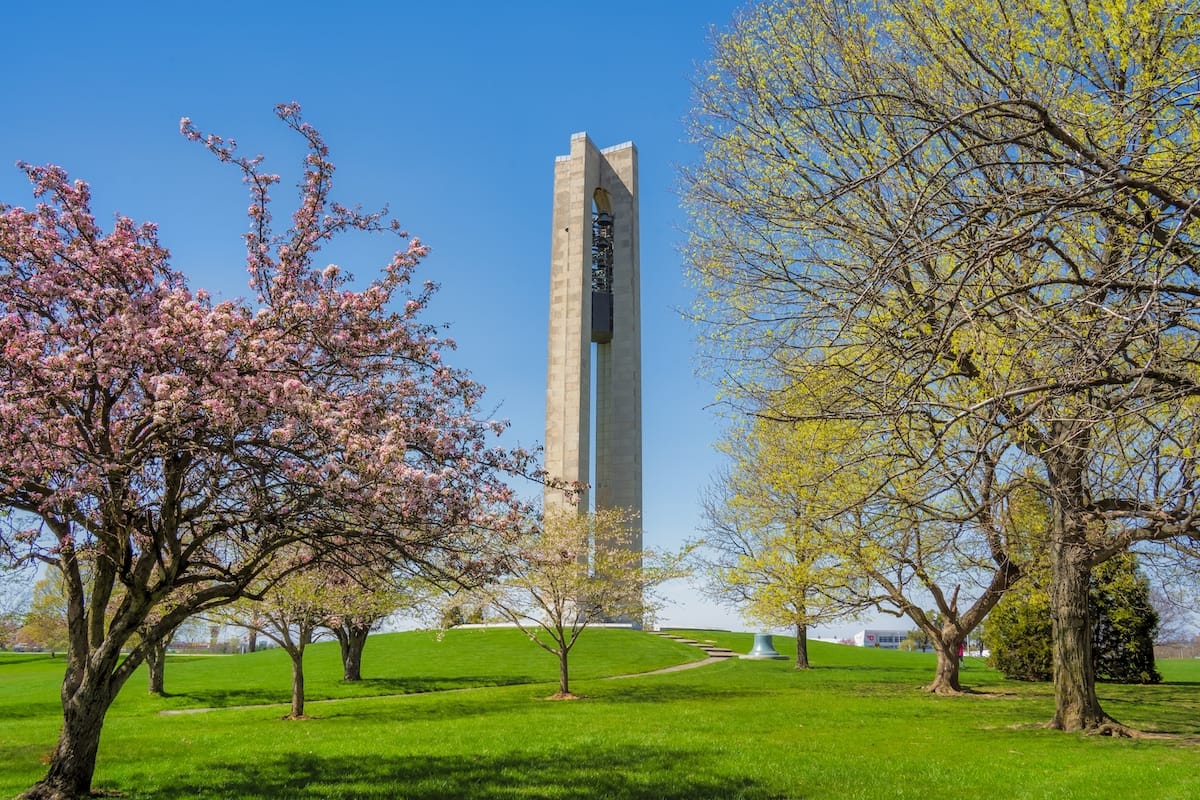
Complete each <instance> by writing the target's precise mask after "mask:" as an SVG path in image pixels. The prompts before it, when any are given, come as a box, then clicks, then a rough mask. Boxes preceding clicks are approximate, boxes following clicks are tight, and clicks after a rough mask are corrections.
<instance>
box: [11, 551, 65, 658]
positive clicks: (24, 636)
mask: <svg viewBox="0 0 1200 800" xmlns="http://www.w3.org/2000/svg"><path fill="white" fill-rule="evenodd" d="M67 602H68V601H67V589H66V586H64V585H63V578H62V573H60V572H59V571H58V570H55V569H47V570H46V574H45V575H44V576H43V577H42V578H40V579H39V580H38V582H37V583H35V584H34V585H33V596H32V597H31V598H30V601H29V608H28V610H26V612H25V617H24V620H23V623H24V624H23V625H22V627H21V630H20V633H19V636H18V638H19V639H21V640H24V641H29V642H32V643H33V644H35V645H37V646H38V647H43V648H45V649H47V650H49V651H50V655H51V656H53V655H54V654H55V653H56V652H58V651H61V650H64V649H66V647H67V645H68V643H69V642H70V637H69V636H68V631H67Z"/></svg>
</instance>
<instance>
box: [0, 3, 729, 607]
mask: <svg viewBox="0 0 1200 800" xmlns="http://www.w3.org/2000/svg"><path fill="white" fill-rule="evenodd" d="M241 5H243V4H237V3H232V4H218V5H213V4H195V3H192V4H187V5H186V6H185V5H183V4H178V5H176V4H172V3H161V2H160V3H152V4H149V3H148V4H139V3H127V4H100V3H90V2H86V3H84V2H60V3H53V4H50V3H20V4H10V6H9V7H8V8H6V10H5V28H6V36H5V52H4V59H5V61H7V68H8V69H7V72H8V75H9V80H7V81H6V82H5V83H4V84H3V86H2V87H0V164H2V166H0V199H2V200H3V201H4V202H7V203H9V204H13V205H27V204H29V202H30V196H29V192H28V187H27V184H26V183H25V182H24V178H23V176H22V175H21V174H20V173H19V172H18V171H17V170H16V169H15V168H12V167H11V166H10V165H11V164H13V162H15V161H17V160H24V161H29V162H33V163H47V162H53V163H57V164H59V165H61V166H63V167H65V168H66V169H67V170H68V171H69V172H70V173H71V175H72V176H73V177H77V178H82V179H84V180H86V181H88V182H89V183H90V184H91V185H92V189H93V193H94V208H95V210H96V211H97V215H98V217H100V219H101V220H102V221H107V220H109V219H111V216H112V214H113V213H114V212H118V211H119V212H120V213H122V214H125V215H128V216H131V217H133V218H134V219H136V220H151V221H155V222H157V223H158V224H159V226H160V236H161V239H162V242H163V244H165V245H166V246H167V247H168V248H170V249H171V251H172V253H173V258H174V265H175V266H176V268H178V269H181V270H182V271H184V272H185V273H186V274H188V275H189V276H190V278H191V280H192V283H193V285H194V286H196V287H204V288H207V289H210V290H211V291H213V292H214V293H217V294H219V295H221V296H225V297H237V296H242V295H244V294H246V280H245V272H244V257H243V250H242V244H241V239H240V236H241V234H242V232H243V231H244V230H245V228H246V218H245V208H246V205H247V203H246V193H245V189H244V187H243V186H242V184H241V182H240V178H239V175H238V174H237V172H236V171H235V170H233V169H231V168H229V167H226V166H223V165H221V164H219V163H217V162H216V160H215V159H214V158H212V157H211V156H210V155H209V154H207V153H206V152H205V151H204V150H203V148H202V147H200V146H198V145H195V144H192V143H189V142H187V141H185V140H184V139H183V137H181V136H180V135H179V133H178V126H179V119H180V117H183V116H188V117H191V118H192V120H193V121H194V122H195V123H196V125H197V126H198V127H199V128H200V129H201V130H204V131H206V132H212V133H217V134H219V135H222V136H225V137H232V138H235V139H237V141H238V142H239V144H240V145H241V147H242V149H243V150H244V151H245V152H246V153H248V154H254V153H263V154H264V155H265V156H266V167H267V168H268V169H269V170H271V171H274V172H278V173H281V174H282V175H283V184H282V186H281V187H279V188H278V189H277V190H276V192H275V193H274V194H275V197H276V198H277V200H278V201H279V203H278V206H277V208H276V219H277V221H281V222H282V221H283V220H285V219H286V216H287V213H288V209H290V207H291V204H292V198H293V197H294V193H293V192H292V191H291V187H292V186H294V184H295V183H296V181H297V180H298V177H299V170H298V166H299V159H300V157H301V155H302V149H301V146H300V142H299V140H298V138H297V137H295V136H294V135H292V134H290V132H289V131H287V130H286V129H285V128H284V126H283V125H282V124H281V123H279V122H278V121H277V120H276V119H275V117H274V116H273V114H272V109H273V108H274V106H275V105H276V104H277V103H280V102H286V101H291V100H296V101H298V102H299V103H300V104H301V105H302V107H303V109H304V114H305V118H306V119H307V120H308V121H309V122H311V123H312V124H313V125H315V126H316V127H317V128H318V129H320V130H321V132H322V133H323V134H324V136H325V138H326V141H327V142H328V144H329V146H330V148H331V152H332V157H333V160H334V162H335V163H336V164H337V167H338V173H337V177H336V180H335V196H336V198H337V199H339V200H341V201H343V202H348V203H355V202H358V203H362V204H363V205H364V207H366V208H374V207H378V206H382V205H383V204H385V203H386V204H389V205H390V208H391V210H392V212H393V214H394V215H395V216H396V217H397V218H398V219H399V220H400V221H401V223H402V224H403V226H404V227H405V228H406V229H407V230H408V231H409V232H411V233H412V234H413V235H416V236H419V237H420V238H421V239H422V240H423V241H425V242H426V243H427V244H429V245H430V246H431V248H432V253H431V255H430V256H429V258H428V259H427V261H426V262H425V264H424V265H423V269H422V272H423V275H424V277H426V278H429V279H432V280H436V281H438V282H439V283H440V284H441V286H442V289H441V291H440V293H439V296H438V299H437V301H436V302H435V304H434V307H433V309H432V318H433V319H435V320H438V321H444V322H446V323H449V325H450V335H451V336H452V337H453V338H454V339H455V340H457V342H458V344H459V349H458V351H457V353H456V354H455V356H454V358H453V360H452V361H453V363H454V364H455V365H456V366H460V367H464V368H466V369H468V370H470V371H471V372H472V373H473V374H474V376H475V377H476V378H477V379H478V380H479V381H481V382H482V383H484V384H485V385H486V386H487V387H488V396H489V398H490V400H491V402H492V403H494V404H495V405H496V406H497V409H498V410H497V412H496V413H497V416H501V417H507V418H509V419H511V420H512V429H511V431H510V432H509V435H507V436H506V437H505V438H507V439H508V440H509V442H510V443H518V442H519V443H521V444H534V443H538V442H541V441H542V439H543V437H544V434H543V427H544V423H543V415H544V410H545V358H546V330H547V313H548V312H547V308H548V303H547V294H548V287H549V246H550V210H551V185H552V170H553V163H554V158H555V156H556V155H559V154H565V153H566V152H567V151H568V148H569V139H570V135H571V134H572V133H573V132H576V131H587V132H588V134H589V135H590V136H591V137H592V139H593V140H594V141H595V142H596V143H597V144H598V145H599V146H601V147H607V146H610V145H614V144H618V143H621V142H624V141H628V140H633V141H634V142H635V143H636V144H637V146H638V153H639V160H640V182H641V215H642V216H641V234H642V242H641V244H642V251H641V265H642V313H643V344H642V347H643V373H644V389H643V391H644V396H643V404H644V412H643V416H644V426H645V430H644V463H645V478H644V480H645V515H644V527H645V530H646V541H647V543H648V545H650V546H657V547H665V548H673V547H676V546H678V545H679V544H680V543H681V542H682V541H684V540H685V539H687V538H688V537H690V536H693V535H695V530H696V527H697V525H698V522H699V509H698V505H699V504H698V497H699V494H700V492H701V490H702V488H703V487H704V486H705V484H706V483H707V482H708V481H709V479H710V476H711V475H712V473H713V472H714V470H715V469H716V466H717V463H718V459H717V457H716V455H715V454H714V452H713V450H712V443H713V442H714V441H715V440H716V438H717V437H718V435H719V431H720V427H721V423H720V420H719V418H718V417H717V416H716V415H715V414H714V413H713V411H712V410H711V409H710V408H708V406H709V404H710V402H711V398H712V395H713V391H712V389H711V387H709V386H708V385H707V384H705V383H704V382H703V381H701V380H700V379H698V378H697V377H695V375H694V369H695V359H694V352H695V346H694V340H695V332H694V330H693V329H692V328H691V326H690V325H689V324H688V323H687V322H686V321H685V320H684V319H683V318H682V317H681V315H680V313H679V309H681V308H685V307H687V306H688V304H689V303H690V299H691V291H690V289H689V288H688V287H687V286H686V284H685V281H684V278H683V273H682V269H681V257H680V254H679V245H680V243H681V241H682V239H683V236H684V233H683V231H684V227H685V219H684V216H683V214H682V213H681V211H680V209H679V197H678V193H677V174H678V168H679V166H681V165H683V164H686V163H688V162H689V161H690V160H692V159H693V158H694V157H695V156H696V151H695V150H694V149H693V148H692V147H691V146H690V145H689V144H687V142H686V131H685V126H684V118H685V116H686V114H687V112H688V109H689V105H690V101H691V96H690V95H691V82H692V80H693V79H694V78H695V76H696V75H697V74H698V70H699V67H700V65H701V64H702V62H703V61H704V59H705V58H706V55H707V52H708V45H709V41H710V31H711V30H712V29H713V26H716V27H717V28H720V27H723V26H725V25H726V24H727V23H728V22H729V21H730V19H731V18H732V16H733V14H734V13H735V11H736V9H737V8H738V6H739V5H741V4H740V3H738V2H733V1H732V0H689V1H688V2H655V1H654V0H641V2H627V1H626V0H610V1H609V2H603V3H554V2H508V3H493V2H428V3H416V2H392V3H386V2H377V3H353V4H340V5H339V4H333V3H307V2H288V3H248V4H244V5H245V6H246V7H245V8H242V7H240V6H241ZM391 247H392V242H390V241H389V240H386V239H384V238H382V237H381V238H378V239H375V240H372V241H361V240H355V241H352V242H350V243H348V244H347V245H346V246H344V247H341V248H338V249H337V250H334V251H331V252H329V253H328V254H327V259H328V260H329V261H335V262H337V263H339V264H340V265H341V266H342V267H343V268H344V269H347V270H349V271H351V272H353V273H354V274H355V275H357V276H359V277H361V278H369V277H371V276H373V275H374V273H375V271H376V270H377V268H378V267H379V266H380V265H382V264H383V263H384V262H385V259H386V255H387V251H388V250H390V249H391ZM671 595H672V598H673V603H672V605H671V606H670V607H669V608H668V609H667V610H666V612H665V613H664V615H663V620H664V622H667V623H671V624H677V625H695V626H700V625H707V626H723V627H730V626H734V627H737V626H739V623H738V621H737V618H736V615H731V614H729V613H728V612H724V611H722V610H720V609H717V608H715V607H714V606H712V605H710V604H707V603H705V602H703V601H702V600H701V599H700V598H699V597H698V596H697V595H695V593H693V592H690V591H688V590H686V589H684V588H683V587H674V588H673V589H672V591H671Z"/></svg>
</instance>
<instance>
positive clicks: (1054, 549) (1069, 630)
mask: <svg viewBox="0 0 1200 800" xmlns="http://www.w3.org/2000/svg"><path fill="white" fill-rule="evenodd" d="M1056 527H1057V526H1056ZM1063 527H1064V528H1066V530H1064V535H1062V536H1055V537H1054V541H1052V542H1051V545H1050V567H1051V576H1052V579H1051V582H1050V617H1051V621H1052V623H1053V631H1054V719H1053V720H1051V722H1050V727H1052V728H1057V729H1059V730H1064V731H1095V730H1099V729H1101V728H1102V727H1104V726H1106V725H1108V724H1110V723H1111V722H1112V720H1111V719H1110V718H1109V717H1108V715H1107V714H1105V713H1104V709H1102V708H1101V707H1100V700H1099V698H1098V697H1097V696H1096V673H1095V665H1094V664H1093V663H1092V626H1091V621H1090V620H1089V619H1088V580H1089V578H1090V577H1091V567H1090V566H1089V563H1088V559H1087V550H1086V545H1085V543H1084V542H1083V541H1080V540H1082V539H1084V538H1085V536H1084V534H1083V533H1082V532H1081V531H1070V530H1069V528H1072V527H1082V525H1078V526H1072V525H1065V526H1063ZM1056 533H1057V531H1056Z"/></svg>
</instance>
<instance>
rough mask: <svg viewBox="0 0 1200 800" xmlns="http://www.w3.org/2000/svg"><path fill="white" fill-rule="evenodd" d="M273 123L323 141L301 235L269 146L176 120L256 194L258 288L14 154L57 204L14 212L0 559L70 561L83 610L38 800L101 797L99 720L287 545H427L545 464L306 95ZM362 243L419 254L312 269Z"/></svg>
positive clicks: (2, 316)
mask: <svg viewBox="0 0 1200 800" xmlns="http://www.w3.org/2000/svg"><path fill="white" fill-rule="evenodd" d="M277 113H278V116H279V117H280V119H282V120H283V122H284V123H285V124H286V125H287V126H288V127H289V128H291V129H292V130H294V131H295V132H296V133H297V134H298V135H299V136H300V137H302V138H303V140H304V141H305V143H306V145H307V155H306V157H305V160H304V176H303V179H302V181H301V183H300V202H299V206H298V208H297V210H296V211H295V213H294V215H293V216H292V219H291V224H290V226H289V227H288V228H287V230H285V231H283V232H277V231H276V230H275V228H274V226H273V222H272V217H271V197H270V191H271V189H272V187H274V185H275V184H276V183H278V182H279V180H280V179H279V177H278V176H276V175H272V174H269V173H267V172H265V171H263V170H262V168H261V164H262V160H261V157H253V158H250V157H245V156H242V155H240V154H239V153H238V151H237V149H236V147H235V145H234V143H233V142H232V141H227V140H224V139H222V138H220V137H218V136H214V135H207V136H206V135H204V134H202V133H201V132H199V131H198V130H197V129H196V128H195V127H194V126H193V125H192V123H191V122H190V121H189V120H187V119H185V120H183V122H182V124H181V128H182V132H183V134H184V136H186V137H187V138H188V139H190V140H193V141H196V142H200V143H202V144H203V145H204V146H205V147H207V149H208V150H209V151H210V152H211V153H212V154H214V155H215V156H216V157H217V158H218V159H220V160H221V161H223V162H226V163H229V164H232V165H234V166H235V167H236V168H238V169H239V170H240V171H241V173H242V175H243V177H244V180H245V182H246V184H247V185H248V187H249V191H250V197H251V202H250V206H249V217H250V227H249V231H248V232H247V233H246V235H245V242H246V252H247V270H248V273H249V282H250V288H251V291H252V293H253V300H252V301H248V302H244V301H227V302H221V303H216V302H214V301H213V300H212V299H211V298H210V297H209V295H208V294H207V293H205V292H203V291H193V290H191V289H190V288H189V287H188V285H187V282H186V281H185V279H184V277H183V276H182V275H181V274H180V273H179V272H177V271H175V270H173V269H172V268H171V267H170V264H169V256H168V252H167V250H166V249H165V248H164V247H162V246H161V245H160V244H159V241H158V237H157V233H156V230H155V227H154V225H152V224H148V223H147V224H137V223H135V222H134V221H133V220H131V219H128V218H125V217H118V218H117V219H116V220H115V222H114V224H113V226H112V229H111V230H109V231H105V230H102V229H101V227H100V226H99V225H98V224H97V222H96V220H95V217H94V216H93V213H92V211H91V209H90V194H89V189H88V186H87V185H86V184H84V183H82V182H79V181H75V182H72V181H71V180H69V179H68V176H67V174H66V172H65V171H64V170H62V169H61V168H59V167H56V166H33V165H29V164H22V165H20V166H21V168H22V169H23V170H24V172H25V173H26V174H27V175H28V177H29V179H30V181H31V182H32V184H33V190H34V194H35V197H36V198H37V201H38V202H37V204H36V205H35V206H34V207H33V208H31V209H26V208H22V207H15V206H10V205H6V204H5V205H0V387H2V388H0V507H4V508H8V509H10V510H11V511H13V512H14V516H16V515H21V516H22V517H23V518H29V519H31V520H33V522H32V523H31V524H29V525H26V526H17V527H16V529H15V532H10V531H8V530H5V531H4V532H3V533H0V539H3V541H0V553H7V554H10V555H11V557H12V558H13V559H14V560H15V561H18V562H34V561H40V562H42V563H44V564H46V565H48V566H49V568H50V569H52V570H57V571H58V573H59V574H61V576H62V578H63V580H64V582H65V584H66V588H67V597H68V607H69V611H68V620H67V625H68V639H69V647H68V666H67V670H66V676H65V678H64V681H63V686H62V702H63V727H62V732H61V734H60V737H59V741H58V744H57V746H56V747H55V748H54V750H53V752H52V753H51V755H50V757H49V770H48V772H47V774H46V776H45V777H44V778H43V779H42V780H41V781H40V782H39V783H37V784H36V785H34V786H33V787H32V788H31V789H30V790H29V791H28V792H27V793H26V794H25V797H28V798H76V797H84V796H87V795H88V794H89V792H90V790H91V778H92V774H93V771H94V768H95V763H96V756H97V750H98V746H99V741H100V732H101V727H102V725H103V722H104V717H105V714H106V712H107V710H108V708H109V706H110V704H111V703H112V701H113V699H114V698H115V697H116V695H117V693H118V691H119V690H120V689H121V687H122V686H123V685H124V683H125V681H126V680H127V679H128V678H129V676H130V675H131V674H132V673H133V671H134V670H135V669H136V668H137V667H138V666H139V665H140V664H141V663H142V661H143V660H145V658H146V656H147V649H148V647H149V644H148V643H150V642H156V641H160V640H162V639H163V638H164V636H165V634H166V633H167V632H169V631H170V630H172V629H174V628H175V627H176V626H177V625H178V624H179V623H180V621H181V620H183V619H185V618H186V617H188V616H190V615H193V614H196V613H198V612H204V611H206V610H208V609H212V608H215V607H218V606H220V605H223V604H226V603H229V602H231V601H233V600H235V599H237V598H239V597H243V596H248V595H254V594H257V593H260V592H262V591H265V590H266V589H269V588H270V583H271V581H273V580H281V579H283V578H284V577H286V570H275V571H271V570H270V567H271V566H272V564H274V563H275V560H276V559H275V556H276V554H277V553H279V552H280V551H282V550H285V549H288V548H296V547H302V548H304V549H305V550H307V551H308V552H311V553H312V554H313V555H314V556H320V555H321V554H322V553H325V552H329V551H332V550H336V549H339V548H344V547H345V546H346V543H347V541H348V540H356V541H367V540H370V541H372V542H373V543H374V544H375V545H377V546H378V548H379V550H380V551H382V552H388V553H393V554H395V555H396V556H397V557H398V558H402V559H403V558H412V557H419V555H420V553H421V552H422V551H423V549H425V548H428V547H431V546H437V545H439V544H440V543H442V542H443V541H444V540H445V538H446V537H447V536H448V535H449V532H451V531H456V530H464V529H469V530H473V531H489V530H502V529H503V528H504V527H505V526H506V525H508V524H509V523H510V516H511V515H513V514H517V513H519V512H520V509H517V508H516V507H515V505H516V504H515V500H514V497H513V493H512V490H511V489H510V488H509V487H508V486H507V485H506V483H505V482H504V479H505V478H506V477H507V475H508V474H509V473H510V472H517V471H522V470H524V469H525V468H526V466H527V465H528V463H529V458H528V456H527V455H526V454H524V453H523V452H521V451H506V450H503V449H501V448H499V447H498V446H497V445H496V443H495V442H494V440H493V436H494V434H497V433H499V432H500V431H501V430H502V429H503V428H504V424H503V423H501V422H497V421H492V420H488V419H486V418H483V417H481V415H480V410H479V402H480V398H481V393H482V391H483V390H482V387H481V386H479V385H478V384H477V383H475V382H474V381H472V380H471V379H470V377H469V376H468V375H467V374H466V373H464V372H462V371H460V370H456V369H452V368H451V367H449V366H447V365H446V364H444V363H443V361H442V354H443V352H444V351H446V350H447V349H449V348H450V347H452V343H451V342H449V341H447V340H445V339H443V338H440V336H439V335H438V330H437V328H436V327H435V326H433V325H431V324H429V323H426V322H423V321H422V320H421V314H422V312H423V310H424V309H425V308H426V305H427V302H428V301H429V299H430V296H431V295H432V293H433V292H434V290H435V288H436V287H435V286H434V285H433V284H431V283H425V284H423V285H421V284H419V283H414V270H415V268H416V266H417V264H418V262H419V261H420V259H421V257H422V256H423V255H425V253H426V248H425V246H424V245H422V244H421V243H420V242H419V241H418V240H416V239H407V237H406V236H405V234H404V233H403V232H402V231H401V230H400V229H399V227H398V225H396V224H395V223H394V222H389V221H388V219H387V217H386V212H379V213H365V212H363V211H361V210H360V209H358V208H350V207H347V206H343V205H340V204H338V203H336V202H333V201H332V200H331V198H330V188H331V181H332V176H333V164H332V163H331V162H330V160H329V157H328V151H327V148H326V146H325V144H324V142H323V140H322V139H321V137H320V135H319V134H318V133H317V131H316V130H314V129H313V128H312V127H311V126H310V125H308V124H307V123H305V122H304V121H303V120H302V118H301V115H300V109H299V107H298V106H296V105H285V106H280V107H279V108H278V109H277ZM352 231H365V232H384V233H389V232H390V233H391V234H393V235H397V236H399V237H401V239H402V241H403V242H404V244H403V245H402V247H401V248H400V249H399V251H398V252H396V253H395V255H394V256H393V257H392V258H391V260H390V261H389V262H388V263H387V264H386V265H384V266H383V269H382V271H381V274H380V275H379V276H378V277H377V278H376V279H375V280H374V281H372V282H371V283H370V284H369V285H366V286H365V287H363V288H355V287H356V285H355V284H354V283H353V282H352V280H351V277H350V276H349V275H348V274H347V273H345V272H343V271H342V270H341V269H340V268H339V267H338V266H336V265H329V266H324V267H323V268H318V266H317V262H316V258H317V256H318V254H319V253H320V250H321V247H322V246H323V245H325V244H326V243H327V242H328V241H329V240H330V239H332V238H334V237H336V236H338V235H339V234H343V233H347V232H352ZM348 516H352V517H354V522H355V524H353V525H351V526H347V524H346V521H347V517H348ZM83 564H86V565H88V567H87V569H83V568H81V565H83ZM264 576H267V577H268V579H266V580H264ZM118 595H119V596H120V600H119V602H118V603H116V604H115V606H110V600H111V599H112V598H114V597H115V596H118ZM158 612H162V613H158ZM135 634H138V635H136V636H135ZM125 647H127V648H128V652H127V653H124V654H123V653H122V648H125Z"/></svg>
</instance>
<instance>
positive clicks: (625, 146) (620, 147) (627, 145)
mask: <svg viewBox="0 0 1200 800" xmlns="http://www.w3.org/2000/svg"><path fill="white" fill-rule="evenodd" d="M618 150H634V151H636V150H637V145H636V144H634V143H633V140H632V139H630V140H629V141H627V142H621V143H620V144H614V145H613V146H612V147H605V148H603V149H602V150H601V151H600V152H601V153H615V152H617V151H618Z"/></svg>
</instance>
